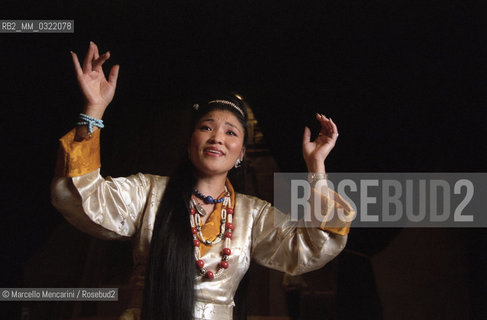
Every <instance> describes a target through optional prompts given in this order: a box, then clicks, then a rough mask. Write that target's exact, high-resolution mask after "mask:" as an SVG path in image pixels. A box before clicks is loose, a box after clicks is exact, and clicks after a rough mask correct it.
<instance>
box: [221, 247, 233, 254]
mask: <svg viewBox="0 0 487 320" xmlns="http://www.w3.org/2000/svg"><path fill="white" fill-rule="evenodd" d="M223 254H224V255H226V256H229V255H231V254H232V250H230V249H229V248H225V249H223Z"/></svg>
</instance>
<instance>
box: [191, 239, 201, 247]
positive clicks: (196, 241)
mask: <svg viewBox="0 0 487 320" xmlns="http://www.w3.org/2000/svg"><path fill="white" fill-rule="evenodd" d="M200 244H201V243H200V241H199V240H193V246H195V247H199V246H200Z"/></svg>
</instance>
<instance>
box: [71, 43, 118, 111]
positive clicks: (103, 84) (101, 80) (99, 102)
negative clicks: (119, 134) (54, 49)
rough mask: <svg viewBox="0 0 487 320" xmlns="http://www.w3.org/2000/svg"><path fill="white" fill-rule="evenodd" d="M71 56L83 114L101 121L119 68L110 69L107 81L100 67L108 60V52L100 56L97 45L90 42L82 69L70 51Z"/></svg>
mask: <svg viewBox="0 0 487 320" xmlns="http://www.w3.org/2000/svg"><path fill="white" fill-rule="evenodd" d="M71 56H72V58H73V64H74V69H75V71H76V78H77V79H78V84H79V86H80V89H81V92H82V93H83V97H84V100H85V107H84V110H83V113H84V114H86V115H89V116H91V117H94V118H97V119H101V118H102V116H103V113H104V112H105V109H106V108H107V106H108V104H109V103H110V102H111V101H112V99H113V95H114V94H115V88H116V86H117V78H118V71H119V69H120V66H119V65H115V66H113V67H112V69H111V70H110V74H109V76H108V81H107V79H106V78H105V74H104V73H103V69H102V65H103V63H104V62H105V61H107V60H108V58H110V52H108V51H107V52H105V53H104V54H102V55H101V56H100V54H99V53H98V47H97V45H96V44H94V43H93V42H91V41H90V46H89V48H88V52H87V53H86V56H85V59H84V61H83V68H81V65H80V63H79V60H78V56H77V55H76V53H74V52H72V51H71Z"/></svg>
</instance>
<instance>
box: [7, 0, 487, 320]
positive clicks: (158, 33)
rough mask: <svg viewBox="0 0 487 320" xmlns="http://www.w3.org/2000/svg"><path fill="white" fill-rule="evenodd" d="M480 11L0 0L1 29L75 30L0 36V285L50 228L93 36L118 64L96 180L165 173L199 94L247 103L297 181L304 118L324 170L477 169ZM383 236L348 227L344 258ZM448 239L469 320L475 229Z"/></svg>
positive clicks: (480, 244) (447, 3) (477, 242)
mask: <svg viewBox="0 0 487 320" xmlns="http://www.w3.org/2000/svg"><path fill="white" fill-rule="evenodd" d="M485 10H486V5H485V4H483V2H482V1H453V0H443V1H405V0H404V1H397V0H396V1H327V0H322V1H306V2H300V3H298V2H297V1H293V2H284V1H274V2H260V1H259V2H257V1H254V2H243V1H194V2H184V3H182V2H177V3H167V2H157V3H156V2H150V1H139V2H134V1H117V3H116V4H115V2H113V3H111V4H109V3H108V2H107V3H104V2H97V1H83V2H81V1H79V2H74V3H73V2H68V1H51V2H49V3H48V2H45V1H40V2H35V3H27V2H25V3H19V2H17V3H16V4H15V5H13V4H12V5H10V4H9V3H8V2H6V3H3V2H2V4H1V5H0V18H2V19H74V20H75V33H74V34H25V33H24V34H0V57H1V60H0V81H1V83H0V99H1V100H0V101H1V106H2V115H1V116H0V119H1V123H2V139H1V141H2V142H3V145H4V147H3V149H4V151H3V152H2V157H1V158H2V162H3V163H4V164H3V166H2V167H3V177H2V178H3V182H2V190H3V191H2V194H3V196H4V199H3V201H2V207H3V208H2V210H1V215H2V217H1V220H2V227H3V228H2V229H4V230H3V232H2V238H3V239H2V245H1V248H0V259H1V265H2V268H5V271H4V272H2V278H1V279H2V282H1V283H0V286H1V287H9V286H11V287H22V286H23V265H24V263H25V262H26V261H27V260H28V259H29V258H30V257H32V255H34V254H35V252H36V251H37V250H39V248H41V247H42V246H43V244H44V242H45V241H46V239H48V238H49V236H50V234H51V232H52V231H53V230H54V229H55V228H56V226H57V225H59V224H60V223H63V218H62V216H61V215H60V214H58V213H56V211H55V210H54V209H53V208H52V207H51V205H50V201H49V183H50V179H51V177H52V173H53V169H54V165H55V157H56V150H57V138H59V137H60V136H62V135H63V134H64V133H65V132H67V131H68V130H69V129H71V128H72V127H73V124H74V123H75V121H76V116H77V113H78V112H80V110H81V107H82V99H81V95H80V93H79V90H78V88H77V83H76V79H75V76H74V72H73V68H72V62H71V57H70V54H69V51H70V50H73V51H75V52H77V53H78V55H79V56H80V57H81V56H84V53H85V52H86V49H87V47H88V42H89V41H90V40H93V41H94V42H96V43H97V44H98V45H99V47H100V50H101V51H102V52H104V51H105V50H110V52H111V54H112V57H111V58H110V60H109V61H108V63H107V65H109V66H111V65H113V64H114V63H117V64H120V65H121V69H120V75H119V82H118V87H117V92H116V97H115V99H114V101H113V102H112V104H111V106H110V107H109V109H108V111H107V112H106V114H105V117H104V121H105V123H106V129H105V130H104V131H103V138H102V159H103V160H102V161H103V168H102V170H103V173H104V174H107V175H112V176H121V175H128V174H130V173H134V172H137V171H141V172H150V173H158V174H168V173H170V171H171V169H172V168H173V167H174V164H175V163H176V162H177V160H178V158H179V154H180V153H181V152H183V151H184V148H185V147H184V144H185V141H182V138H181V137H182V135H181V127H184V123H185V120H184V118H183V116H182V115H184V111H183V110H184V108H187V107H189V106H191V105H192V104H193V103H195V102H197V101H198V98H199V97H200V96H201V95H202V94H203V93H204V92H207V91H209V90H214V89H218V90H235V91H238V92H239V93H241V94H242V95H243V96H244V97H245V98H246V99H247V101H248V103H249V104H250V106H251V107H252V108H253V110H254V112H255V115H256V118H257V119H258V121H259V125H260V126H261V129H262V130H263V133H264V136H265V139H266V141H267V142H268V145H269V147H270V149H271V151H272V153H273V155H274V157H275V159H276V161H277V163H278V165H279V167H280V168H281V170H282V171H291V172H294V171H304V170H305V166H304V163H303V161H302V160H301V151H300V143H301V135H302V131H303V127H304V125H306V124H308V125H313V126H314V128H315V129H316V124H314V123H313V121H314V120H313V114H314V112H317V111H319V112H321V113H324V114H325V115H327V116H331V117H332V118H333V120H334V121H335V122H336V123H337V124H338V127H339V132H340V138H339V141H338V144H337V146H336V148H335V150H334V151H333V153H332V155H331V156H330V158H329V159H328V160H327V169H328V170H329V171H334V172H339V171H342V172H347V171H348V172H402V171H410V172H421V171H425V172H485V171H486V165H485V161H486V144H485V137H486V127H485V121H486V120H487V114H486V113H487V111H486V108H485V105H486V102H487V101H486V100H487V90H486V89H485V88H486V84H487V83H486V79H487V77H486V67H487V64H486V57H487V56H486V54H487V52H486V43H487V25H486V22H487V19H486V18H487V17H486V11H485ZM105 70H108V68H106V67H105ZM168 119H169V120H168ZM389 234H390V233H388V232H387V231H386V230H352V234H351V236H350V242H349V248H355V249H357V248H358V249H359V251H360V250H361V251H364V252H368V253H369V254H371V255H372V254H374V253H375V252H378V251H380V249H382V248H384V247H385V246H386V245H387V243H388V241H389V239H390V237H389ZM454 234H458V233H454ZM462 234H463V235H465V234H466V237H465V239H466V240H465V239H464V238H462V241H466V242H465V243H466V245H465V250H466V251H465V252H466V254H467V255H468V266H467V267H468V270H469V277H470V281H468V282H467V283H465V286H467V287H468V290H470V291H469V292H470V296H469V297H470V298H469V302H468V303H469V304H470V306H471V311H470V316H471V318H472V319H474V318H476V317H478V319H481V313H482V312H485V310H484V309H482V307H481V305H480V303H478V302H480V301H482V299H483V298H485V289H484V288H485V286H484V284H485V268H486V263H485V249H486V245H485V244H486V240H485V238H486V237H485V231H484V230H483V229H471V230H468V231H466V232H465V233H462ZM441 250H448V249H441ZM427 264H428V263H427V262H425V265H427ZM447 267H448V266H445V268H447ZM353 269H354V268H353V267H352V268H351V270H353ZM350 287H353V286H350ZM351 290H353V289H351ZM450 296H451V300H447V301H444V303H445V304H451V303H455V295H454V294H452V295H450ZM11 305H14V304H11ZM418 319H422V317H420V316H419V317H418Z"/></svg>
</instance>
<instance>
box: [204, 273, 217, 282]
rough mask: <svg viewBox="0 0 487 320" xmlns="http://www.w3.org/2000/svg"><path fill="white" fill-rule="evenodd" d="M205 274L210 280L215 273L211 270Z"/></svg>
mask: <svg viewBox="0 0 487 320" xmlns="http://www.w3.org/2000/svg"><path fill="white" fill-rule="evenodd" d="M205 275H206V277H207V278H208V279H210V280H212V279H213V278H214V277H215V275H214V274H213V272H211V271H206V274H205Z"/></svg>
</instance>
